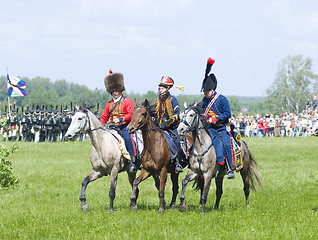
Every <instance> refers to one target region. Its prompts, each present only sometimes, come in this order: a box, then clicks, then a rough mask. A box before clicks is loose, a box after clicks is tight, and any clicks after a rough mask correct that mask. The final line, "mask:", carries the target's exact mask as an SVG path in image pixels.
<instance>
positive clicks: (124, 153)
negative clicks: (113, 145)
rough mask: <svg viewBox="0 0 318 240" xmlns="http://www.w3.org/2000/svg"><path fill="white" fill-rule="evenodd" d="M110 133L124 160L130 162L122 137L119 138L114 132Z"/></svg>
mask: <svg viewBox="0 0 318 240" xmlns="http://www.w3.org/2000/svg"><path fill="white" fill-rule="evenodd" d="M110 132H111V134H113V136H114V137H115V138H116V139H117V141H118V145H119V149H120V151H121V153H122V154H123V155H124V157H125V158H126V159H128V160H131V159H130V155H129V153H128V151H127V148H126V145H125V140H124V139H123V137H122V136H120V135H119V134H118V132H117V131H116V130H110Z"/></svg>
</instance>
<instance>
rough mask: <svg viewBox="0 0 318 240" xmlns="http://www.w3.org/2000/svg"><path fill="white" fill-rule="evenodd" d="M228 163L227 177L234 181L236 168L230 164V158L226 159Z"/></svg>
mask: <svg viewBox="0 0 318 240" xmlns="http://www.w3.org/2000/svg"><path fill="white" fill-rule="evenodd" d="M225 161H226V163H227V166H226V167H227V172H226V177H227V178H228V179H234V178H235V174H234V170H235V166H234V165H233V164H232V163H230V162H229V160H228V158H227V157H226V159H225Z"/></svg>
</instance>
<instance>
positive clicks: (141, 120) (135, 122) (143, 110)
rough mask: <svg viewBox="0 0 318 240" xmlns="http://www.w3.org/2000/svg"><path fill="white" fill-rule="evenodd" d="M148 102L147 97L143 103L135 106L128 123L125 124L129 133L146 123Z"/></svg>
mask: <svg viewBox="0 0 318 240" xmlns="http://www.w3.org/2000/svg"><path fill="white" fill-rule="evenodd" d="M148 107H149V102H148V101H147V99H146V100H145V102H144V103H143V105H137V108H135V110H134V111H133V113H132V118H131V120H130V123H129V124H128V125H127V131H128V133H129V134H133V133H135V132H136V131H137V130H139V129H141V128H142V127H143V126H145V124H146V123H147V120H148V118H149V117H150V116H149V112H148Z"/></svg>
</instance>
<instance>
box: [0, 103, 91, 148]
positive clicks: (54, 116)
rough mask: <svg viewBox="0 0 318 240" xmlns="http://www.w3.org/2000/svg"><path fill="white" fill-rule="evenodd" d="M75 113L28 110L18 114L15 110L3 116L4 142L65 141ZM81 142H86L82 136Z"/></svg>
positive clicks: (69, 111)
mask: <svg viewBox="0 0 318 240" xmlns="http://www.w3.org/2000/svg"><path fill="white" fill-rule="evenodd" d="M72 115H73V111H71V110H68V109H63V110H62V112H59V111H58V110H57V109H54V110H50V111H47V110H40V109H37V110H26V111H24V112H23V114H18V113H17V111H16V110H15V109H13V110H12V111H11V112H10V113H6V112H4V113H3V114H2V116H1V122H0V127H1V132H0V133H1V135H2V141H6V140H8V141H23V142H45V141H47V142H56V141H64V135H65V133H66V131H67V129H68V127H69V125H70V123H71V117H72ZM80 140H86V139H85V136H81V137H80Z"/></svg>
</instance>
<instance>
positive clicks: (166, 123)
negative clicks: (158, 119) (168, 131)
mask: <svg viewBox="0 0 318 240" xmlns="http://www.w3.org/2000/svg"><path fill="white" fill-rule="evenodd" d="M172 121H173V120H172V119H169V120H167V121H164V122H163V125H164V126H165V127H166V128H169V127H170V124H171V123H172Z"/></svg>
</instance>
